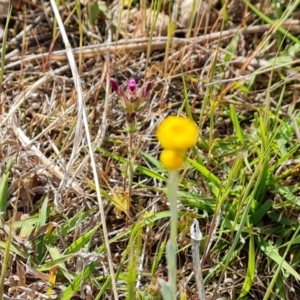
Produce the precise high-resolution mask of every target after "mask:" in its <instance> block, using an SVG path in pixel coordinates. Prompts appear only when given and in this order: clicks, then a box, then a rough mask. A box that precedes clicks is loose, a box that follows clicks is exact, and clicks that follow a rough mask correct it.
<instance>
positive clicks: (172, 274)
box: [167, 171, 179, 299]
mask: <svg viewBox="0 0 300 300" xmlns="http://www.w3.org/2000/svg"><path fill="white" fill-rule="evenodd" d="M178 182H179V173H178V171H169V179H168V184H167V197H168V201H169V203H170V212H171V225H170V227H171V229H170V239H169V241H168V244H167V262H168V277H169V280H168V283H169V287H170V293H171V294H172V297H173V299H176V273H177V267H176V266H177V264H176V250H177V222H178V211H177V185H178Z"/></svg>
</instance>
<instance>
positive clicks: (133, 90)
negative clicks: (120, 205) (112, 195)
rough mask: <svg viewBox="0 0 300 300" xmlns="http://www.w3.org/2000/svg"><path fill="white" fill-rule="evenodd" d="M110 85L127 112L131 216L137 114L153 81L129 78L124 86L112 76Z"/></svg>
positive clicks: (137, 128) (127, 170) (148, 93)
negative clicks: (138, 81)
mask: <svg viewBox="0 0 300 300" xmlns="http://www.w3.org/2000/svg"><path fill="white" fill-rule="evenodd" d="M110 85H111V87H112V89H113V90H114V91H115V92H116V94H117V95H118V96H119V102H120V105H121V107H122V108H123V109H124V111H125V112H126V125H125V130H126V132H127V134H128V154H127V167H126V172H127V174H126V175H127V176H128V193H127V216H129V212H130V203H131V194H132V180H133V169H134V167H133V166H134V153H133V142H134V136H135V134H136V133H137V132H138V130H139V124H138V123H137V114H138V112H140V111H142V110H143V109H144V108H145V107H146V105H147V102H148V100H149V97H150V91H151V89H152V86H153V83H152V82H150V81H148V82H146V83H145V84H144V85H142V86H141V84H139V83H137V82H136V81H135V80H134V79H129V80H127V81H126V82H125V87H124V88H123V87H122V86H120V85H118V83H117V81H116V80H115V79H114V78H111V79H110ZM127 222H128V218H127ZM126 225H128V224H126Z"/></svg>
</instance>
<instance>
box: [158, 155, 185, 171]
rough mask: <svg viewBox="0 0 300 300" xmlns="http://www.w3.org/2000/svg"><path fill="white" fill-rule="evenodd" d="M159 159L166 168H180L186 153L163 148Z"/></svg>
mask: <svg viewBox="0 0 300 300" xmlns="http://www.w3.org/2000/svg"><path fill="white" fill-rule="evenodd" d="M159 159H160V161H161V163H162V164H163V166H164V167H165V168H166V169H168V170H178V169H180V168H181V167H182V165H183V161H184V154H183V153H182V152H180V151H176V150H163V151H162V153H161V155H160V158H159Z"/></svg>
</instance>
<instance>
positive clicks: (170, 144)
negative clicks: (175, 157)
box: [156, 116, 198, 152]
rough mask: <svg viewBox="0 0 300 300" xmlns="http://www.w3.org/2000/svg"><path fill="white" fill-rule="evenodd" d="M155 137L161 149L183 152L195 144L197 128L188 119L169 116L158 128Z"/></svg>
mask: <svg viewBox="0 0 300 300" xmlns="http://www.w3.org/2000/svg"><path fill="white" fill-rule="evenodd" d="M156 136H157V139H158V141H159V142H160V144H161V146H162V148H164V149H172V150H177V151H181V152H184V151H186V150H187V149H189V148H191V147H193V146H194V145H195V144H196V142H197V139H198V128H197V126H196V124H195V123H194V122H193V121H192V120H190V119H187V118H184V117H176V116H169V117H167V118H166V119H165V120H164V121H162V123H161V124H160V125H159V126H158V128H157V131H156Z"/></svg>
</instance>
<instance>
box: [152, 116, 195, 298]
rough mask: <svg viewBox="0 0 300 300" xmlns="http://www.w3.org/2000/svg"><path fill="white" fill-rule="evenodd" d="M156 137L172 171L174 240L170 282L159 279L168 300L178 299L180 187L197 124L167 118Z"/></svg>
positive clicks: (168, 253)
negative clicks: (178, 202) (183, 167)
mask: <svg viewBox="0 0 300 300" xmlns="http://www.w3.org/2000/svg"><path fill="white" fill-rule="evenodd" d="M156 136H157V139H158V141H159V142H160V144H161V146H162V148H163V149H164V150H163V151H162V153H161V155H160V161H161V163H162V164H163V166H164V167H165V168H166V169H168V170H169V179H168V183H167V198H168V201H169V204H170V212H171V222H170V239H169V241H168V243H167V248H166V256H167V264H168V282H166V281H164V280H163V279H159V283H160V286H161V293H162V296H163V299H164V300H175V299H176V274H177V264H176V252H177V221H178V211H177V186H178V182H179V172H178V170H179V169H180V168H181V167H182V165H183V162H184V156H185V152H186V151H187V150H188V149H189V148H191V147H193V146H194V145H195V144H196V142H197V139H198V128H197V126H196V124H195V123H194V122H193V121H191V120H189V119H186V118H183V117H175V116H170V117H167V118H166V119H165V120H164V121H163V122H162V123H161V124H160V125H159V127H158V128H157V131H156Z"/></svg>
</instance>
